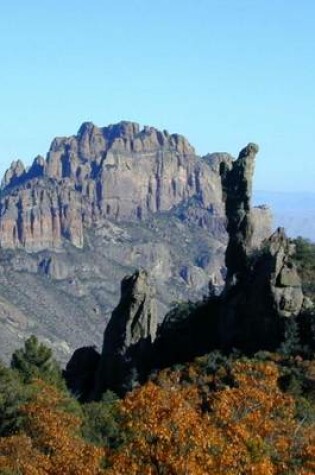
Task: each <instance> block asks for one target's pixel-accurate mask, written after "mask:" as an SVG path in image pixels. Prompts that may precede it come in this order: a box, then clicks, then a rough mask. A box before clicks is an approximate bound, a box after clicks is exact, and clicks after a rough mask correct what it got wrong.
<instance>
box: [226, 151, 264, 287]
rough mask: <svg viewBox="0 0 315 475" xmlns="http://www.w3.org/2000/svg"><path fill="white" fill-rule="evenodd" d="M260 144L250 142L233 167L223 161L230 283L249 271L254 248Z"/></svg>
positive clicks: (227, 259)
mask: <svg viewBox="0 0 315 475" xmlns="http://www.w3.org/2000/svg"><path fill="white" fill-rule="evenodd" d="M258 150H259V149H258V146H257V145H256V144H253V143H250V144H248V145H247V146H246V147H245V148H243V150H241V152H240V154H239V157H238V159H237V160H235V161H234V162H233V163H232V164H231V167H230V168H227V167H226V164H225V163H222V167H221V173H222V183H223V189H224V192H225V207H226V218H227V232H228V235H229V241H228V246H227V249H226V254H225V262H226V267H227V277H226V283H227V286H230V285H232V284H233V283H235V281H236V280H237V279H238V278H239V277H240V276H242V275H244V274H245V273H246V270H247V265H248V254H249V250H250V249H251V248H252V237H253V233H254V226H253V220H252V212H251V196H252V181H253V175H254V164H255V156H256V154H257V153H258Z"/></svg>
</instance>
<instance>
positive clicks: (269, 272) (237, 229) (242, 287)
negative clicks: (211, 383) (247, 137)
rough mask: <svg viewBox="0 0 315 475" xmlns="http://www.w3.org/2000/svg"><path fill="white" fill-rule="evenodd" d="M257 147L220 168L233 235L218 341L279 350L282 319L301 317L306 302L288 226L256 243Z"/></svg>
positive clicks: (249, 149)
mask: <svg viewBox="0 0 315 475" xmlns="http://www.w3.org/2000/svg"><path fill="white" fill-rule="evenodd" d="M257 152H258V146H257V145H255V144H249V145H247V147H245V148H244V149H243V150H242V151H241V152H240V155H239V158H238V159H237V160H236V161H235V162H234V163H233V164H232V166H231V168H230V169H226V168H223V170H222V182H223V188H224V190H225V193H226V215H227V231H228V235H229V240H228V245H227V250H226V258H225V262H226V267H227V275H226V284H225V289H224V293H223V302H222V309H221V320H220V328H221V331H220V335H221V336H220V340H221V341H222V345H223V346H224V347H226V348H231V347H232V346H236V347H242V348H247V349H249V350H253V349H258V348H271V349H275V348H276V347H277V345H279V344H280V341H281V338H282V336H283V335H282V333H283V327H284V324H283V320H282V318H283V317H295V316H297V315H298V314H299V313H300V311H301V309H302V305H303V292H302V285H301V281H300V278H299V276H298V274H297V270H296V268H295V265H294V263H293V261H292V254H293V253H294V248H293V247H292V244H291V243H290V241H289V240H288V238H287V237H286V235H285V233H284V230H283V229H281V228H279V229H278V230H277V231H276V232H275V233H274V234H273V235H272V236H271V237H270V238H269V239H267V240H265V241H264V242H263V243H262V246H261V250H260V251H257V249H256V252H255V248H254V246H253V236H254V224H255V219H254V218H253V212H252V209H251V206H250V200H251V194H252V178H253V172H254V161H255V156H256V154H257Z"/></svg>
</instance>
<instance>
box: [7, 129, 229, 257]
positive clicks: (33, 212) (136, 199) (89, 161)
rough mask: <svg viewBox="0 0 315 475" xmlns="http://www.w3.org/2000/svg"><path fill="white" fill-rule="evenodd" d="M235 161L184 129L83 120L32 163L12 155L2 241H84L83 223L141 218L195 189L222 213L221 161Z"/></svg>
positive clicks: (26, 244)
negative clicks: (200, 149) (205, 151)
mask: <svg viewBox="0 0 315 475" xmlns="http://www.w3.org/2000/svg"><path fill="white" fill-rule="evenodd" d="M231 161H232V157H231V156H229V155H228V154H214V155H213V156H211V155H209V156H207V157H205V158H204V159H202V158H200V157H198V156H197V155H196V154H195V151H194V149H193V147H192V146H191V145H190V144H189V143H188V141H187V140H186V139H185V138H184V137H182V136H180V135H177V134H173V135H170V134H168V133H167V132H166V131H164V132H160V131H158V130H156V129H154V128H152V127H145V128H144V129H143V130H140V128H139V125H138V124H135V123H131V122H121V123H119V124H116V125H111V126H109V127H104V128H98V127H96V126H95V125H93V124H92V123H85V124H83V125H82V126H81V128H80V130H79V132H78V134H77V135H76V136H71V137H67V138H56V139H54V140H53V142H52V144H51V147H50V150H49V152H48V154H47V158H46V160H44V159H43V158H42V157H36V159H35V160H34V163H33V165H32V166H31V167H30V168H29V169H25V168H24V166H23V164H22V163H21V162H20V161H17V162H13V164H12V166H11V168H10V169H9V170H8V171H7V172H6V174H5V177H4V179H3V182H2V189H1V201H0V246H1V247H2V248H12V249H14V248H17V247H22V248H26V249H27V250H30V251H38V250H40V249H45V248H56V247H58V246H60V244H61V241H62V239H63V238H65V239H68V240H69V241H70V242H71V243H72V244H74V245H75V246H77V247H82V246H83V242H84V237H83V227H84V226H90V225H91V224H92V223H94V222H96V221H98V220H100V219H104V218H109V219H115V220H118V221H121V220H143V219H145V218H146V217H147V216H148V215H149V214H152V213H156V212H161V211H166V210H170V209H171V208H172V207H174V206H176V205H178V204H180V203H183V202H187V201H188V200H189V199H191V198H192V197H194V198H197V200H198V203H199V204H200V205H201V207H202V209H204V210H207V211H208V212H210V213H211V215H213V216H215V217H218V218H219V217H221V218H222V217H223V216H224V206H223V201H222V187H221V182H220V175H219V167H220V164H221V162H224V163H226V164H229V163H230V162H231ZM198 219H199V221H200V222H201V221H202V218H201V217H200V216H199V217H198ZM203 224H205V223H203ZM212 224H213V223H212Z"/></svg>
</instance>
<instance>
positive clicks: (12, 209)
mask: <svg viewBox="0 0 315 475" xmlns="http://www.w3.org/2000/svg"><path fill="white" fill-rule="evenodd" d="M233 161H234V159H233V157H232V156H231V155H230V154H227V153H213V154H208V155H206V156H204V157H199V156H198V155H196V153H195V150H194V148H193V147H192V146H191V145H190V143H189V142H188V140H187V139H186V138H184V137H183V136H181V135H178V134H169V133H168V132H167V131H159V130H157V129H155V128H153V127H144V128H143V129H140V127H139V125H138V124H136V123H132V122H126V121H123V122H120V123H118V124H114V125H110V126H107V127H101V128H100V127H97V126H95V125H94V124H92V123H84V124H82V126H81V127H80V129H79V131H78V133H77V135H73V136H71V137H60V138H56V139H54V140H53V142H52V144H51V147H50V149H49V151H48V153H47V156H46V158H43V157H40V156H38V157H36V158H35V160H34V162H33V164H32V165H31V166H30V167H28V168H26V167H25V166H24V164H23V163H22V162H21V161H17V162H13V163H12V165H11V167H10V168H9V169H8V170H7V172H6V173H5V175H4V178H3V180H2V185H1V194H0V325H1V333H0V347H1V357H2V358H4V359H7V358H8V357H9V355H10V354H11V353H12V351H13V350H14V349H15V348H16V347H17V346H20V345H21V340H23V339H24V338H25V337H27V336H29V335H30V334H32V333H35V334H36V335H37V336H38V337H40V338H41V339H42V340H43V341H45V342H46V343H49V344H50V345H51V346H53V347H54V350H55V352H56V354H57V356H58V359H59V360H60V361H62V362H65V361H66V360H67V359H68V357H69V355H70V354H71V353H72V352H73V350H74V349H75V348H77V347H78V346H84V345H90V344H96V345H97V346H99V345H100V344H101V340H102V333H103V330H104V325H105V324H106V321H107V320H108V316H109V314H110V312H111V310H112V309H113V307H114V306H115V304H116V303H117V300H118V297H119V282H120V281H121V279H122V277H123V276H124V275H126V274H127V273H130V272H133V271H134V270H135V269H136V268H139V267H145V268H146V269H148V270H149V271H150V278H151V279H152V280H154V281H155V283H156V287H157V297H158V319H159V320H161V318H162V317H163V315H164V314H165V312H166V310H167V308H169V306H170V304H171V303H172V302H174V301H180V300H187V299H197V298H200V297H201V296H202V295H204V294H207V292H208V284H209V281H211V287H212V288H213V287H214V288H218V289H219V288H220V287H222V285H223V277H224V274H225V261H224V253H225V248H226V244H227V231H226V211H225V190H224V186H223V184H222V173H223V170H224V169H226V168H229V167H231V164H232V163H233ZM251 219H252V222H253V223H255V226H253V229H254V233H253V235H252V236H251V241H252V245H253V246H254V247H255V246H256V247H257V246H259V243H260V242H261V240H262V239H263V238H265V237H267V236H268V235H269V234H270V231H271V229H270V228H271V214H270V211H269V210H268V209H266V208H265V207H257V208H254V209H253V210H252V211H251Z"/></svg>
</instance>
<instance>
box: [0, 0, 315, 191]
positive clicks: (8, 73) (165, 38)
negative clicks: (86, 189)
mask: <svg viewBox="0 0 315 475" xmlns="http://www.w3.org/2000/svg"><path fill="white" fill-rule="evenodd" d="M0 40H1V48H0V64H1V74H0V112H1V132H0V174H1V176H2V174H3V172H4V170H5V168H7V167H8V165H9V164H10V162H11V161H12V160H13V159H16V158H21V159H22V160H23V161H24V163H25V164H27V165H29V164H30V163H31V162H32V160H33V158H34V157H35V156H36V155H37V154H42V155H44V154H45V153H46V152H47V150H48V147H49V145H50V142H51V140H52V138H53V137H55V136H58V135H71V134H74V133H76V132H77V130H78V128H79V126H80V124H81V123H82V122H84V121H87V120H91V121H92V122H94V123H95V124H97V125H99V126H104V125H107V124H109V123H114V122H117V121H119V120H133V121H136V122H139V123H140V124H142V125H153V126H156V127H158V128H163V129H164V128H165V129H167V130H169V132H178V133H182V134H184V135H186V136H187V138H188V139H189V140H190V142H191V143H192V144H193V145H194V146H195V148H196V150H197V152H198V153H199V154H205V153H207V152H214V151H228V152H230V153H232V154H233V155H237V153H238V151H239V149H240V148H241V147H242V146H243V145H245V144H246V143H247V142H249V141H255V142H257V143H258V144H259V145H260V148H261V152H260V154H259V157H258V160H257V169H256V170H257V172H256V178H255V180H256V181H255V186H256V188H259V189H265V190H280V191H288V190H292V191H298V190H299V191H303V190H305V191H315V187H314V184H315V165H314V162H315V1H314V0H299V1H297V0H156V1H155V2H152V1H144V0H120V1H119V0H116V1H107V0H89V1H87V0H84V1H83V0H75V1H74V0H63V1H61V0H54V1H51V0H27V1H25V0H11V1H10V2H9V1H2V2H1V6H0Z"/></svg>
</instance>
